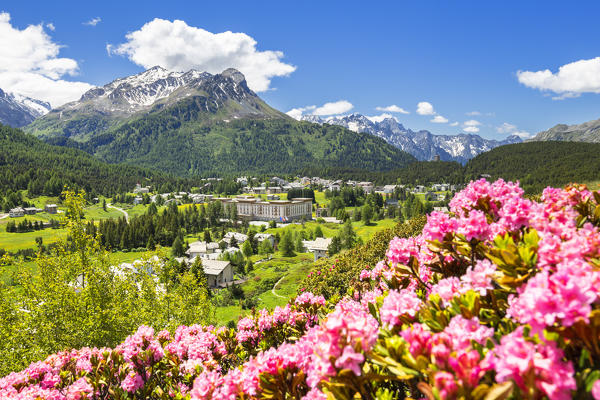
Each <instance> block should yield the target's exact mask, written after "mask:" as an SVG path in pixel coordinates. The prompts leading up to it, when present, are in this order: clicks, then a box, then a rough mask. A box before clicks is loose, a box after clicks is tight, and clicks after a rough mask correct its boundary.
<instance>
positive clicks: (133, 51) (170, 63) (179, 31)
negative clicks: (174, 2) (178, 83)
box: [107, 18, 296, 92]
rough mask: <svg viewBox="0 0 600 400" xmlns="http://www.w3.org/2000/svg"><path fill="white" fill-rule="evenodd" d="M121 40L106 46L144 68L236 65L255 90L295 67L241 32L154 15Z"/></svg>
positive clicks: (213, 68) (202, 68)
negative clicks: (210, 29) (154, 17)
mask: <svg viewBox="0 0 600 400" xmlns="http://www.w3.org/2000/svg"><path fill="white" fill-rule="evenodd" d="M126 39H127V41H126V42H125V43H122V44H119V45H116V46H113V45H109V46H107V50H108V52H109V53H111V54H120V55H123V56H126V57H128V58H129V59H130V60H131V61H132V62H134V63H136V64H138V65H141V66H142V67H144V68H151V67H153V66H155V65H160V66H161V67H164V68H167V69H170V70H178V71H187V70H190V69H197V70H200V71H207V72H210V73H213V74H214V73H219V72H222V71H224V70H226V69H227V68H236V69H238V70H239V71H240V72H242V73H243V74H244V75H245V76H246V80H247V82H248V86H249V87H250V88H251V89H252V90H254V91H257V92H263V91H265V90H268V89H269V86H270V84H271V79H273V78H274V77H277V76H288V75H290V74H291V73H292V72H294V71H295V70H296V67H295V66H293V65H290V64H286V63H284V62H283V61H281V59H282V58H283V53H282V52H281V51H271V50H266V51H259V50H257V48H256V45H257V42H256V40H254V39H253V38H252V37H250V36H248V35H246V34H245V33H236V32H230V31H227V32H221V33H212V32H209V31H207V30H204V29H201V28H197V27H194V26H189V25H188V24H186V23H185V22H184V21H181V20H174V21H168V20H164V19H159V18H156V19H154V20H152V21H150V22H147V23H146V24H144V26H142V27H141V28H140V29H138V30H136V31H133V32H130V33H128V34H127V35H126Z"/></svg>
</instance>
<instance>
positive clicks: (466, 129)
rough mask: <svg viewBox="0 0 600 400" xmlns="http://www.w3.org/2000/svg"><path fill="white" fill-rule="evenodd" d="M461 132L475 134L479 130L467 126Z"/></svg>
mask: <svg viewBox="0 0 600 400" xmlns="http://www.w3.org/2000/svg"><path fill="white" fill-rule="evenodd" d="M463 131H465V132H467V133H477V132H479V128H478V127H476V126H467V127H465V128H463Z"/></svg>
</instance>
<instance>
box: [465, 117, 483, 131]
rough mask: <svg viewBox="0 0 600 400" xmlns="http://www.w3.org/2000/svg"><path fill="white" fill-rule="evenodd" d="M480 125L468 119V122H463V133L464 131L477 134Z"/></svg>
mask: <svg viewBox="0 0 600 400" xmlns="http://www.w3.org/2000/svg"><path fill="white" fill-rule="evenodd" d="M480 125H481V122H479V121H477V120H475V119H470V120H468V121H465V122H463V131H465V132H467V133H477V132H479V126H480Z"/></svg>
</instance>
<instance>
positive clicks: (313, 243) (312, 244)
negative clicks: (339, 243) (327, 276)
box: [302, 237, 331, 261]
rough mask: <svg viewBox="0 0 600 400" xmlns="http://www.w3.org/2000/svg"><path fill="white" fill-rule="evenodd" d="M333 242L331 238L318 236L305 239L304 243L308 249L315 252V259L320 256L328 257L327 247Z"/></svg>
mask: <svg viewBox="0 0 600 400" xmlns="http://www.w3.org/2000/svg"><path fill="white" fill-rule="evenodd" d="M330 244H331V238H322V237H319V238H316V239H315V240H303V241H302V245H303V246H304V248H305V249H306V251H308V252H310V253H313V254H314V256H315V261H317V260H318V259H319V258H322V257H327V249H328V248H329V245H330Z"/></svg>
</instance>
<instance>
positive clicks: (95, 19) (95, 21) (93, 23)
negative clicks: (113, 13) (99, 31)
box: [83, 17, 102, 26]
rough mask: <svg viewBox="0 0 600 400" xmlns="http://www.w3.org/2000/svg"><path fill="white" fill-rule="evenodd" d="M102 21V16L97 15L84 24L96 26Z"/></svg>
mask: <svg viewBox="0 0 600 400" xmlns="http://www.w3.org/2000/svg"><path fill="white" fill-rule="evenodd" d="M100 21H102V18H100V17H96V18H92V19H90V20H89V21H86V22H84V23H83V25H88V26H96V25H98V23H100Z"/></svg>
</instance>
